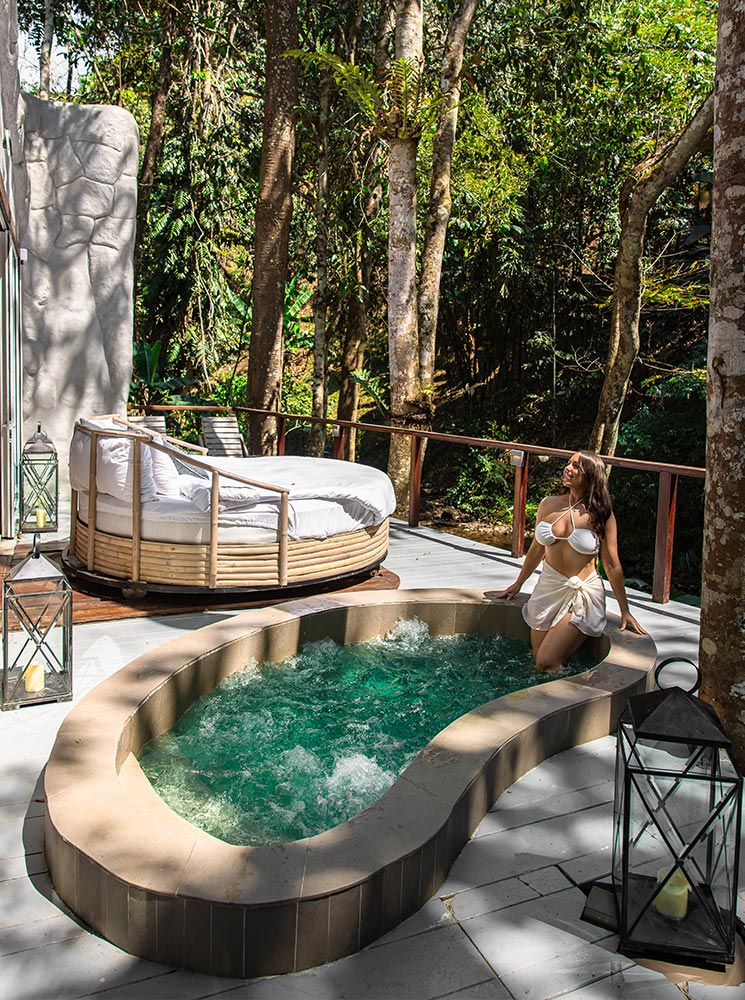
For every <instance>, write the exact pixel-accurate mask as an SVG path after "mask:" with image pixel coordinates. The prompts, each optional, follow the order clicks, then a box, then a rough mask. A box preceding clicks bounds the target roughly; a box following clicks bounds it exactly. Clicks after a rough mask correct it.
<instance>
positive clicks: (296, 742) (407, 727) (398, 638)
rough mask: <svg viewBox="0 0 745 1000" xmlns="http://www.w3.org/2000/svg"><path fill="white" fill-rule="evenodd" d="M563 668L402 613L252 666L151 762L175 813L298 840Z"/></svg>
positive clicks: (185, 721) (153, 746) (227, 830)
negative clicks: (455, 724)
mask: <svg viewBox="0 0 745 1000" xmlns="http://www.w3.org/2000/svg"><path fill="white" fill-rule="evenodd" d="M584 666H586V665H584ZM577 668H578V669H582V668H583V666H582V665H578V667H577ZM553 677H555V675H551V674H549V675H546V674H542V673H540V672H539V671H537V670H536V669H535V668H534V666H533V663H532V659H531V656H530V648H529V645H528V643H527V642H524V641H521V640H517V639H508V638H506V637H505V636H502V635H463V634H462V635H454V636H430V634H429V631H428V629H427V626H426V625H425V624H423V623H422V622H420V621H418V620H412V621H404V622H399V624H398V625H397V626H396V628H395V629H394V630H393V631H392V632H391V633H390V634H389V635H388V636H386V637H385V638H382V639H377V640H374V641H373V642H369V643H354V644H351V645H348V646H341V645H338V644H337V643H335V642H333V641H331V640H324V641H322V642H315V643H310V644H308V645H307V646H305V647H304V649H303V650H302V651H301V652H299V653H298V654H296V655H295V656H292V657H290V658H289V659H288V660H285V661H284V662H283V663H280V664H273V665H265V666H262V667H261V668H258V667H257V666H256V665H255V664H249V665H248V667H247V668H246V669H245V670H244V671H243V672H241V673H240V674H235V675H233V676H232V677H230V678H228V679H227V680H226V681H224V682H223V683H222V684H220V685H219V686H218V687H217V688H215V690H214V691H212V692H211V693H210V694H208V695H206V696H205V697H203V698H200V699H199V701H197V702H195V703H194V704H193V705H192V706H191V707H190V708H189V710H188V711H187V712H186V713H185V714H184V715H183V716H182V717H181V719H179V721H178V723H177V725H176V726H175V727H174V729H172V730H170V732H168V733H165V734H163V735H162V736H160V737H158V739H156V740H153V741H152V742H150V743H148V744H147V745H146V746H145V747H144V749H143V752H142V755H141V758H140V764H141V766H142V768H143V770H144V772H145V774H146V775H147V777H148V778H149V779H150V781H151V783H152V784H153V786H154V787H155V789H156V790H157V792H158V794H159V795H160V796H161V797H162V798H163V799H164V800H165V802H166V803H167V804H168V805H169V806H170V807H171V808H172V809H173V810H174V811H175V812H178V813H179V814H180V815H182V816H184V817H185V818H186V819H188V820H189V821H190V822H192V823H194V824H195V825H196V826H198V827H200V828H201V829H203V830H205V831H206V832H208V833H210V834H212V835H213V836H215V837H219V838H220V839H221V840H225V841H227V842H228V843H232V844H247V845H248V844H250V845H260V844H274V843H281V842H287V841H291V840H297V839H299V838H301V837H306V836H311V835H313V834H315V833H320V832H321V831H323V830H328V829H330V828H331V827H333V826H336V825H337V824H338V823H342V822H344V821H345V820H347V819H350V818H351V817H352V816H354V815H355V814H356V813H358V812H360V811H361V810H363V809H365V808H366V807H367V806H368V805H370V804H371V803H372V802H374V801H375V800H376V799H378V798H380V796H381V795H382V794H383V792H385V791H386V789H388V788H389V787H390V786H391V785H392V784H393V782H394V781H395V780H396V778H397V777H398V775H399V774H400V773H401V772H402V771H403V770H404V768H405V767H406V765H407V764H408V763H409V762H410V761H411V760H412V759H413V758H414V757H415V756H416V754H417V753H418V752H419V751H420V750H421V749H422V748H423V747H424V746H426V744H427V743H428V742H429V741H430V740H431V739H432V738H433V737H434V736H435V735H436V734H437V733H438V732H439V731H440V730H441V729H443V728H444V727H445V726H446V725H448V723H450V722H452V721H453V720H454V719H456V718H458V716H460V715H462V714H463V713H464V712H467V711H469V710H470V709H472V708H475V707H476V706H477V705H481V704H483V703H484V702H486V701H490V700H491V699H492V698H496V697H499V696H500V695H503V694H507V693H508V692H510V691H515V690H519V689H520V688H524V687H529V686H532V685H534V684H537V683H540V682H542V681H545V680H551V679H552V678H553Z"/></svg>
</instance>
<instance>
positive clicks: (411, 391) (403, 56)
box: [388, 0, 426, 508]
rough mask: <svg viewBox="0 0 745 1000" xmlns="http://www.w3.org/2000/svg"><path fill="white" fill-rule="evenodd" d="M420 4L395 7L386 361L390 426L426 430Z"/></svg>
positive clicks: (396, 481)
mask: <svg viewBox="0 0 745 1000" xmlns="http://www.w3.org/2000/svg"><path fill="white" fill-rule="evenodd" d="M422 32H423V25H422V4H421V0H399V2H398V3H397V4H396V32H395V57H396V60H398V63H397V65H398V67H399V68H400V72H401V73H402V75H404V74H405V78H404V80H403V82H402V84H401V87H400V93H401V101H400V103H399V105H398V107H397V108H395V110H394V112H393V115H394V118H395V120H394V121H393V122H392V124H393V126H394V127H393V128H392V129H391V132H390V134H389V151H388V213H389V230H388V360H389V364H390V379H391V423H392V424H393V425H394V426H397V427H422V426H424V425H425V424H426V417H424V416H423V414H422V413H421V407H420V401H421V392H420V382H419V336H418V330H417V280H416V154H417V146H418V143H419V135H420V131H419V128H418V127H416V126H415V127H414V128H412V127H410V125H409V123H408V116H410V115H411V114H412V111H414V110H415V109H414V108H412V107H411V106H410V98H409V94H408V92H407V91H408V89H409V88H410V90H411V91H413V92H416V91H417V90H418V89H419V80H420V78H421V67H422V63H423V60H424V56H423V53H422ZM410 454H411V453H410V449H409V441H408V438H407V436H405V435H399V434H395V435H392V436H391V445H390V451H389V454H388V475H389V476H390V477H391V479H392V481H393V485H394V487H395V489H396V500H397V503H398V506H399V508H401V507H403V506H404V505H405V502H406V484H407V481H408V470H409V458H410Z"/></svg>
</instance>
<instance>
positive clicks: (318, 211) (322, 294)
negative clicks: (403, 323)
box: [308, 79, 331, 456]
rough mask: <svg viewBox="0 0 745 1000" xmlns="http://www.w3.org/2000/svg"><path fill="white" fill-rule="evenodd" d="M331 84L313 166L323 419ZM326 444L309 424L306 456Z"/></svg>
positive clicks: (318, 385) (317, 369)
mask: <svg viewBox="0 0 745 1000" xmlns="http://www.w3.org/2000/svg"><path fill="white" fill-rule="evenodd" d="M330 100H331V84H330V81H329V80H328V79H325V80H324V81H323V83H322V84H321V95H320V107H319V112H318V161H317V164H316V204H315V215H316V294H315V299H314V302H313V382H312V394H313V395H312V401H311V413H312V415H313V416H314V417H325V416H326V355H327V335H326V326H327V307H328V302H327V299H328V221H327V217H328V191H329V153H328V139H329V104H330ZM325 443H326V427H325V425H324V424H312V425H311V429H310V438H309V441H308V454H309V455H315V456H320V455H322V454H323V449H324V445H325Z"/></svg>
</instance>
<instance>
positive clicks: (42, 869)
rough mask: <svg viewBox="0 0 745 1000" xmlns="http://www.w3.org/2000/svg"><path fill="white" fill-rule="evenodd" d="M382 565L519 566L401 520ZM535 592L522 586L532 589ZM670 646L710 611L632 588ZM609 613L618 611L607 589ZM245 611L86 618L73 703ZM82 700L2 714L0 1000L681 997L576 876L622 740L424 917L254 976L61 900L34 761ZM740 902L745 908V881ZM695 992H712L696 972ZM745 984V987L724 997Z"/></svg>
mask: <svg viewBox="0 0 745 1000" xmlns="http://www.w3.org/2000/svg"><path fill="white" fill-rule="evenodd" d="M385 565H386V566H387V567H388V568H389V569H390V570H392V571H393V572H394V573H397V574H398V575H399V576H400V578H401V588H402V589H409V588H420V587H435V586H436V587H452V588H468V589H471V588H483V589H493V590H498V589H500V588H502V587H504V586H506V585H507V584H508V583H510V582H511V581H512V580H513V579H514V577H515V576H516V575H517V572H518V565H519V563H518V561H517V560H515V559H513V558H512V557H511V556H510V555H509V554H508V553H506V552H504V551H502V550H499V549H493V548H489V547H488V546H485V545H481V544H479V543H478V542H473V541H469V540H466V539H461V538H458V537H456V536H453V535H448V534H444V533H442V532H438V531H436V530H433V529H428V528H417V529H412V528H409V527H407V526H406V525H405V524H404V523H402V522H395V523H394V524H393V525H392V530H391V545H390V552H389V555H388V558H387V559H386V560H385ZM526 589H527V588H526ZM630 600H631V604H632V608H633V611H634V614H635V615H636V616H637V617H638V619H639V620H640V622H641V623H642V624H643V625H644V626H645V628H647V629H648V630H649V632H650V633H651V635H652V637H653V638H654V639H655V641H656V643H657V646H658V650H659V654H660V658H662V657H667V656H684V657H688V658H690V659H693V660H694V661H695V660H696V659H697V654H698V627H699V615H698V610H697V609H696V608H693V607H689V606H688V605H685V604H678V603H674V602H671V603H669V604H667V605H665V606H659V605H654V604H652V602H651V600H650V599H649V597H648V596H647V595H645V594H642V593H638V592H631V593H630ZM609 606H610V609H611V610H617V609H616V607H615V603H614V601H613V600H612V598H611V599H609ZM233 613H235V612H230V611H227V612H226V611H219V612H209V613H205V614H197V615H179V616H172V617H164V618H160V619H137V620H135V621H118V622H106V623H101V624H91V625H81V626H77V627H76V628H75V634H74V689H75V699H74V702H73V704H74V703H76V702H77V701H79V700H80V698H81V697H82V696H83V695H84V694H85V693H86V692H87V691H89V690H90V689H91V688H92V687H94V686H95V685H96V684H97V683H99V681H101V680H102V679H103V678H104V677H106V676H108V675H109V674H111V673H113V672H114V671H115V670H118V669H119V668H120V667H122V666H123V665H124V664H125V663H127V662H128V661H129V660H130V659H132V658H133V657H135V656H137V655H139V654H140V653H141V652H143V651H144V650H145V649H148V648H152V647H153V646H157V645H159V644H161V643H163V642H165V641H167V640H168V639H171V638H175V637H177V636H179V635H181V634H183V633H185V632H187V631H190V630H192V629H194V628H199V627H201V626H202V625H205V624H208V623H210V622H213V621H216V620H218V619H220V618H224V617H227V616H228V615H230V614H233ZM69 709H70V703H67V704H59V705H47V706H37V707H28V708H25V709H21V710H19V711H17V712H5V713H2V716H0V956H2V957H1V958H0V1000H67V998H82V997H94V996H95V997H97V998H100V1000H115V998H117V1000H119V998H120V1000H196V998H207V997H224V998H226V1000H243V998H246V1000H254V998H256V1000H259V998H277V1000H285V998H287V1000H293V998H297V1000H316V998H319V1000H320V998H329V1000H342V998H349V1000H352V998H363V997H367V998H374V1000H388V998H391V1000H393V998H417V1000H437V998H444V997H447V998H448V1000H518V998H519V1000H551V998H554V997H559V996H561V997H564V998H569V1000H605V998H619V997H621V998H625V1000H632V998H638V1000H658V998H659V1000H665V998H670V1000H675V998H676V997H677V998H680V996H681V993H680V992H679V991H678V989H677V988H676V987H675V986H673V985H671V984H670V983H669V982H668V981H667V980H666V979H665V978H664V977H662V976H661V975H659V974H657V973H655V972H651V971H649V970H648V969H644V968H642V967H640V966H637V965H635V964H634V963H633V962H631V961H630V960H629V959H627V958H625V957H624V956H622V955H619V954H618V953H617V952H616V951H615V938H613V937H612V936H611V935H610V934H608V932H606V931H603V930H602V929H600V928H597V927H594V926H592V925H590V924H587V923H583V922H582V921H581V920H580V913H581V910H582V905H583V902H584V897H583V895H582V893H581V892H580V891H579V890H578V889H577V888H576V887H575V885H576V883H578V882H581V881H583V880H585V879H588V878H592V877H596V876H601V875H604V874H606V873H607V872H608V871H609V868H610V838H611V820H612V797H613V760H614V753H615V741H614V739H613V737H606V738H604V739H601V740H596V741H594V742H593V743H589V744H586V745H585V746H582V747H578V748H575V749H572V750H568V751H566V752H565V753H562V754H559V755H558V756H556V757H554V758H552V759H551V760H548V761H546V762H544V763H543V764H541V765H540V766H539V767H537V768H535V769H534V770H533V771H531V772H530V773H528V774H526V775H525V776H524V777H523V778H521V779H520V780H519V781H518V782H516V783H515V784H514V785H513V786H512V787H511V788H510V789H508V790H507V791H505V793H504V794H503V795H502V796H501V798H500V799H499V801H498V802H497V803H496V804H495V805H494V807H493V808H492V810H491V811H490V812H489V814H488V815H487V816H486V817H485V818H484V820H483V822H482V823H481V825H480V826H479V828H478V829H477V830H476V832H475V834H474V836H473V838H472V840H471V842H470V843H469V844H468V845H467V846H466V847H465V848H464V850H463V851H462V853H461V854H460V856H459V857H458V858H457V859H456V861H455V864H454V865H453V867H452V869H451V871H450V873H449V875H448V878H447V880H446V882H445V884H444V885H443V886H442V887H441V888H440V889H439V890H438V891H437V894H436V895H435V896H434V897H433V898H432V899H431V900H430V901H429V902H428V903H427V904H426V905H425V906H424V907H423V908H422V909H421V910H420V911H419V912H418V913H417V914H415V915H414V916H413V917H411V918H410V919H409V920H407V921H406V922H405V923H403V924H401V925H400V926H399V927H397V928H395V929H394V930H393V931H391V932H390V933H389V934H387V935H386V936H385V937H383V938H381V939H380V940H379V941H377V942H375V943H374V944H373V945H371V946H370V947H368V948H365V949H364V950H363V951H361V952H359V953H358V954H356V955H352V956H350V957H348V958H345V959H342V960H341V961H338V962H333V963H330V964H328V965H325V966H320V967H319V968H316V969H310V970H307V971H306V972H301V973H296V974H293V975H287V976H277V977H273V978H267V979H258V980H251V981H241V980H229V979H217V978H214V977H210V976H202V975H196V974H192V973H189V972H184V971H183V970H174V969H168V968H164V967H162V966H159V965H155V964H153V963H151V962H146V961H143V960H142V959H138V958H135V957H133V956H131V955H128V954H126V953H125V952H123V951H120V950H119V949H118V948H115V947H114V946H113V945H110V944H109V943H108V942H107V941H104V940H102V939H101V938H99V937H97V936H96V935H94V934H92V933H91V932H90V931H88V930H87V928H86V927H85V926H83V925H82V924H81V923H80V922H79V921H78V920H77V919H76V918H75V917H74V916H73V915H72V914H70V913H69V912H68V911H67V909H66V907H65V906H64V904H62V903H61V901H60V900H59V899H58V898H57V897H56V895H55V893H54V890H53V888H52V886H51V884H50V882H49V878H48V875H47V868H46V863H45V859H44V854H43V830H42V820H41V815H42V811H43V801H42V795H43V790H42V786H41V784H40V775H41V772H42V769H43V767H44V764H45V762H46V759H47V756H48V754H49V751H50V749H51V746H52V743H53V741H54V738H55V734H56V732H57V729H58V728H59V725H60V723H61V722H62V720H63V718H64V717H65V715H66V714H67V712H68V711H69ZM740 898H741V899H742V900H743V904H744V905H745V883H744V884H743V891H742V893H741V896H740ZM690 991H691V995H692V996H693V997H695V998H696V1000H704V998H706V1000H708V998H711V997H713V996H714V995H715V994H717V991H715V990H713V989H711V988H706V987H703V986H697V985H695V984H691V986H690ZM718 995H720V996H721V997H722V1000H729V998H730V997H731V998H732V1000H736V997H740V998H745V988H743V989H731V990H729V991H726V992H724V993H722V992H721V991H718Z"/></svg>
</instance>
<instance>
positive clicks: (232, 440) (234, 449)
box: [199, 416, 249, 458]
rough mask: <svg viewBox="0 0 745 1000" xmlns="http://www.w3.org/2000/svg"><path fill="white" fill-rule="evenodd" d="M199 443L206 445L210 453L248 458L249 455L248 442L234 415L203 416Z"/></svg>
mask: <svg viewBox="0 0 745 1000" xmlns="http://www.w3.org/2000/svg"><path fill="white" fill-rule="evenodd" d="M199 443H200V444H201V445H204V447H205V448H206V449H207V454H208V455H221V456H224V457H229V458H247V457H248V455H249V451H248V448H247V446H246V442H245V441H244V440H243V436H242V435H241V432H240V428H239V427H238V420H237V418H236V417H234V416H229V417H202V433H201V434H200V435H199Z"/></svg>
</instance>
